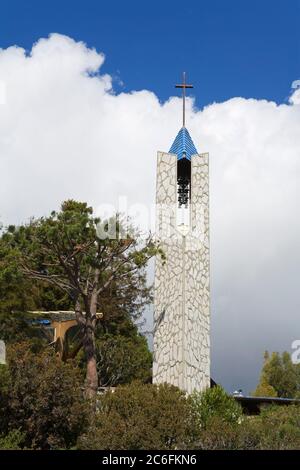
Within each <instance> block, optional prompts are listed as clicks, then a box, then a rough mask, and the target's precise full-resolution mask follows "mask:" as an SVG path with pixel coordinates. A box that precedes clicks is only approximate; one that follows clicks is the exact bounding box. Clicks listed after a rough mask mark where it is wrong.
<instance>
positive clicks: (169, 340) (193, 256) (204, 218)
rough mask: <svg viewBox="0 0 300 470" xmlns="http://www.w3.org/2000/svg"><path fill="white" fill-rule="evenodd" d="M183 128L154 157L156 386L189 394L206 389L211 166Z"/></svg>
mask: <svg viewBox="0 0 300 470" xmlns="http://www.w3.org/2000/svg"><path fill="white" fill-rule="evenodd" d="M176 87H178V88H179V87H180V88H182V89H183V126H182V128H181V129H180V131H179V132H178V134H177V137H176V139H175V140H174V143H173V145H172V146H171V148H170V151H169V152H168V153H165V152H158V154H157V176H156V236H157V238H158V239H159V241H160V243H161V247H162V249H163V251H164V253H165V256H166V259H165V260H163V259H162V258H161V257H157V259H156V265H155V284H154V286H155V300H154V363H153V381H154V383H164V382H167V383H169V384H173V385H176V386H178V387H179V388H181V389H182V390H184V391H186V392H188V393H191V392H192V391H193V390H198V391H201V390H204V389H205V388H207V387H209V386H210V291H209V280H210V266H209V264H210V263H209V162H208V154H198V152H197V150H196V148H195V145H194V143H193V141H192V139H191V136H190V134H189V132H188V130H187V129H186V127H185V90H186V88H191V87H192V85H187V84H186V82H185V75H184V77H183V83H182V84H181V85H176Z"/></svg>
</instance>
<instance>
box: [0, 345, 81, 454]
mask: <svg viewBox="0 0 300 470" xmlns="http://www.w3.org/2000/svg"><path fill="white" fill-rule="evenodd" d="M8 365H9V373H10V376H11V379H10V382H11V383H10V389H9V402H8V410H7V414H8V417H9V429H19V430H20V432H21V433H23V434H24V445H25V446H26V447H28V448H38V449H57V448H70V447H71V446H73V445H74V444H75V442H76V440H77V437H78V435H79V434H80V433H81V432H82V431H83V430H84V428H85V425H86V424H87V419H88V409H87V404H86V403H85V402H84V399H83V396H82V390H81V388H82V383H81V382H80V376H79V372H78V370H77V368H76V367H74V365H73V364H72V363H62V362H61V361H60V360H59V359H57V358H56V356H55V355H54V353H53V352H52V351H43V352H40V353H39V354H38V355H36V354H34V353H32V352H31V350H30V348H29V345H28V344H27V343H22V344H19V345H15V346H14V347H12V346H11V347H10V348H9V351H8Z"/></svg>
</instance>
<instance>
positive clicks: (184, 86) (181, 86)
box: [175, 72, 194, 127]
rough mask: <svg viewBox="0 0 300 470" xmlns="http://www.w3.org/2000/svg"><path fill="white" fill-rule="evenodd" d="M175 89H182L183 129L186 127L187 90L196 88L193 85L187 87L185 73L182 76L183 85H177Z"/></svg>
mask: <svg viewBox="0 0 300 470" xmlns="http://www.w3.org/2000/svg"><path fill="white" fill-rule="evenodd" d="M175 88H182V123H183V124H182V127H185V90H186V88H194V87H193V85H187V83H186V81H185V72H183V74H182V83H181V84H179V85H175Z"/></svg>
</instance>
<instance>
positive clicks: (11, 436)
mask: <svg viewBox="0 0 300 470" xmlns="http://www.w3.org/2000/svg"><path fill="white" fill-rule="evenodd" d="M23 442H24V434H23V433H22V432H21V431H20V430H19V429H14V430H12V431H10V432H9V433H8V434H6V435H1V436H0V450H20V449H21V446H22V444H23Z"/></svg>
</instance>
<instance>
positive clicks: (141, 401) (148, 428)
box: [78, 383, 195, 450]
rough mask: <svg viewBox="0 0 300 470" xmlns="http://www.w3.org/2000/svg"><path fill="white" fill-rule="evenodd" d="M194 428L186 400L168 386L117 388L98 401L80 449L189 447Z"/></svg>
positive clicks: (181, 393)
mask: <svg viewBox="0 0 300 470" xmlns="http://www.w3.org/2000/svg"><path fill="white" fill-rule="evenodd" d="M194 440H195V427H194V421H193V419H192V412H191V408H190V406H189V403H188V400H187V399H186V396H185V394H184V393H183V392H181V391H180V390H179V389H178V388H176V387H173V386H171V385H160V386H156V385H151V384H147V385H142V384H138V383H134V384H131V385H126V386H120V387H118V388H117V389H116V390H115V392H114V393H112V392H108V393H106V394H104V395H103V396H102V397H101V399H100V401H99V412H98V413H97V415H96V419H95V423H94V424H93V425H92V426H91V427H90V429H89V431H88V432H87V433H86V434H84V435H82V436H81V437H80V438H79V441H78V448H80V449H106V450H108V449H111V450H113V449H132V450H135V449H163V450H167V449H184V448H191V446H192V442H194Z"/></svg>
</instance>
